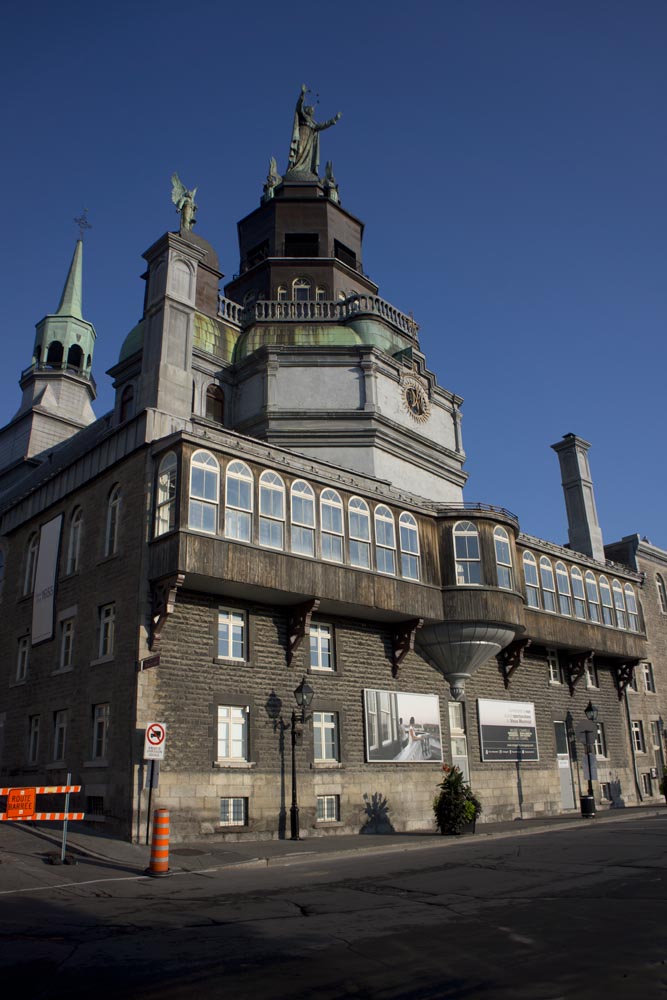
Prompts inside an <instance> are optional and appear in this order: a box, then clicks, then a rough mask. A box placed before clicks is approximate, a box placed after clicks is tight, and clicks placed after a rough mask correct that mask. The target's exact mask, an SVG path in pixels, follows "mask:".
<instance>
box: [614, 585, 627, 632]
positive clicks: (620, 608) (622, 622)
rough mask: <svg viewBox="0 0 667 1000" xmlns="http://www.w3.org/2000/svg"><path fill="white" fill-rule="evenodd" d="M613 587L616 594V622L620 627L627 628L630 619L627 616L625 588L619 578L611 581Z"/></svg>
mask: <svg viewBox="0 0 667 1000" xmlns="http://www.w3.org/2000/svg"><path fill="white" fill-rule="evenodd" d="M611 589H612V592H613V595H614V608H615V610H616V624H617V625H618V627H619V628H627V627H628V621H627V618H626V616H625V601H624V600H623V588H622V587H621V585H620V583H619V582H618V580H612V581H611Z"/></svg>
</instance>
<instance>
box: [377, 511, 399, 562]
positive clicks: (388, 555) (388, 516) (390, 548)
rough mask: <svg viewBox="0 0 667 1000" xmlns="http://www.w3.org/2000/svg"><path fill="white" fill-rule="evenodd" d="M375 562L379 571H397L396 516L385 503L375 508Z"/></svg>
mask: <svg viewBox="0 0 667 1000" xmlns="http://www.w3.org/2000/svg"><path fill="white" fill-rule="evenodd" d="M375 562H376V566H377V569H378V572H379V573H391V574H392V575H393V574H394V573H395V572H396V532H395V530H394V517H393V514H392V513H391V511H390V510H389V508H388V507H385V505H384V504H379V505H378V506H377V507H376V508H375Z"/></svg>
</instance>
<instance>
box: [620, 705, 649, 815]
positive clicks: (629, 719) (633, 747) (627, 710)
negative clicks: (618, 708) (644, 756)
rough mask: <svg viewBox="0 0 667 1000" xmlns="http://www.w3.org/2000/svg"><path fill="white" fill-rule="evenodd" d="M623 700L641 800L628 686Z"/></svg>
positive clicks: (642, 797)
mask: <svg viewBox="0 0 667 1000" xmlns="http://www.w3.org/2000/svg"><path fill="white" fill-rule="evenodd" d="M623 700H624V701H625V715H626V719H627V723H628V736H629V738H630V753H631V754H632V772H633V774H634V776H635V788H636V789H637V795H638V796H639V801H640V802H643V801H644V796H643V795H642V790H641V785H640V782H639V772H638V771H637V755H636V753H635V744H634V740H633V739H632V719H631V717H630V703H629V702H628V689H627V687H626V689H625V691H624V694H623Z"/></svg>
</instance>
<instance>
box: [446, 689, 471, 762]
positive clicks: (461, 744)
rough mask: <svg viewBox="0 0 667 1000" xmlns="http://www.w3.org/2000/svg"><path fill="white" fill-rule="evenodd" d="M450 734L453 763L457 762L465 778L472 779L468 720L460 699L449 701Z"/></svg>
mask: <svg viewBox="0 0 667 1000" xmlns="http://www.w3.org/2000/svg"><path fill="white" fill-rule="evenodd" d="M449 735H450V749H451V753H452V764H455V765H456V766H457V767H458V768H459V770H460V771H461V773H462V774H463V780H464V781H469V780H470V769H469V766H468V739H467V737H466V722H465V715H464V713H463V705H462V704H461V702H459V701H450V702H449Z"/></svg>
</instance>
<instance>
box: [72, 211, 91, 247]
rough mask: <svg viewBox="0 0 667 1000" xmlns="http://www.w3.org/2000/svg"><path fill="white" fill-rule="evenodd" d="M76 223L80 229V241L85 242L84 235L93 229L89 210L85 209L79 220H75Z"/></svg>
mask: <svg viewBox="0 0 667 1000" xmlns="http://www.w3.org/2000/svg"><path fill="white" fill-rule="evenodd" d="M74 222H76V224H77V226H78V227H79V239H80V240H83V234H84V232H85V230H86V229H92V228H93V227H92V226H91V224H90V223H89V222H88V209H87V208H84V210H83V212H82V213H81V215H80V216H79V218H78V219H74Z"/></svg>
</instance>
